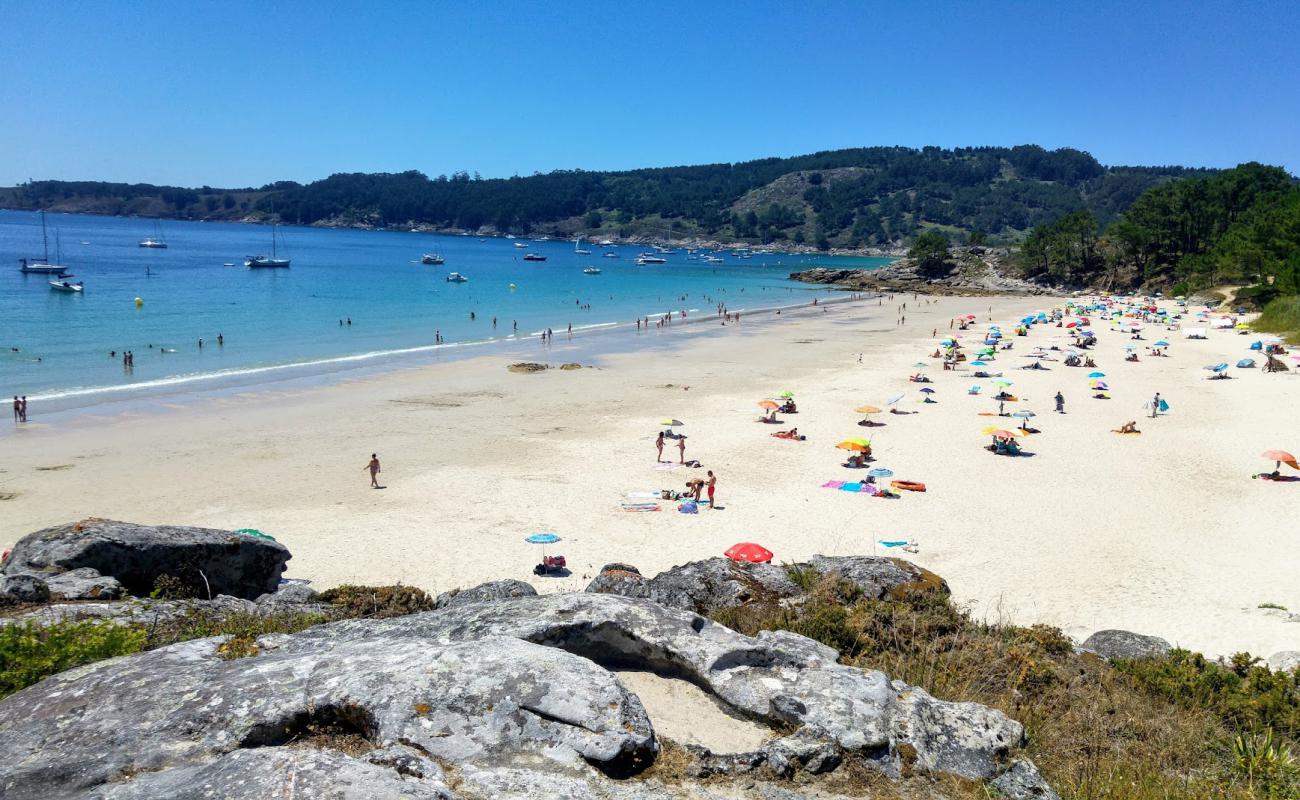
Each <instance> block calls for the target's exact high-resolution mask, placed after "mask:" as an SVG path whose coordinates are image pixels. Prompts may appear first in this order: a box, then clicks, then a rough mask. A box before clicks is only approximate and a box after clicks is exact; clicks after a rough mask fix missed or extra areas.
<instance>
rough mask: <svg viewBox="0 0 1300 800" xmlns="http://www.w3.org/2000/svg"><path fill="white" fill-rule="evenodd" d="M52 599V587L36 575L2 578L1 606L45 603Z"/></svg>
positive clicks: (0, 584) (0, 580)
mask: <svg viewBox="0 0 1300 800" xmlns="http://www.w3.org/2000/svg"><path fill="white" fill-rule="evenodd" d="M49 599H50V585H49V584H48V583H46V582H45V581H43V580H41V579H40V578H38V577H37V576H35V575H5V576H2V577H0V605H11V604H14V603H45V602H49Z"/></svg>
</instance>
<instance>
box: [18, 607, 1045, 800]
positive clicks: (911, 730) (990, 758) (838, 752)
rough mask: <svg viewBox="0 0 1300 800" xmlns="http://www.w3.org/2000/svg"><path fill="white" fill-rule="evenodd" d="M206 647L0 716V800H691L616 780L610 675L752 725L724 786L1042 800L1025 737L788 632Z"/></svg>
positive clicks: (511, 633) (378, 635) (671, 627)
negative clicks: (758, 783)
mask: <svg viewBox="0 0 1300 800" xmlns="http://www.w3.org/2000/svg"><path fill="white" fill-rule="evenodd" d="M462 594H464V593H462ZM220 642H221V639H219V638H214V639H202V640H196V641H192V642H185V643H181V644H177V645H172V646H170V647H166V648H162V649H159V650H155V651H151V652H146V653H141V654H137V655H134V656H128V657H125V658H118V659H113V660H110V661H104V662H99V663H96V664H91V665H89V666H86V667H81V668H77V669H74V670H71V671H69V672H66V673H63V674H60V675H56V676H54V677H51V678H48V679H46V680H45V681H43V682H41V683H39V684H37V685H35V686H32V687H29V688H27V689H25V690H23V691H21V692H18V693H17V694H14V695H11V696H10V697H8V698H6V699H5V700H3V701H0V732H3V735H2V736H0V794H3V796H4V797H6V798H10V799H11V800H26V799H27V798H42V800H45V799H46V798H48V799H49V800H60V799H61V798H70V799H71V798H77V799H78V800H80V799H81V798H103V799H105V800H108V799H110V798H133V799H134V800H153V799H154V798H158V799H159V800H161V798H191V797H192V798H198V797H210V796H220V797H235V798H244V797H248V798H252V797H269V796H277V794H276V791H277V790H276V787H282V786H284V785H288V784H292V785H296V786H297V787H299V788H298V791H299V794H300V795H302V794H303V793H304V792H305V793H306V794H309V795H311V796H317V794H313V790H312V787H316V788H317V789H319V790H320V791H319V794H321V795H323V796H336V797H349V798H350V797H357V798H360V797H399V796H401V797H412V798H450V797H461V798H488V797H491V798H521V800H522V798H529V799H530V800H532V798H536V797H543V796H546V797H591V798H596V797H600V798H614V797H619V798H623V797H629V798H647V799H648V798H672V797H689V796H700V795H699V794H698V793H695V792H694V789H693V788H692V787H691V786H688V785H680V784H668V783H662V782H659V781H657V780H654V779H652V778H651V779H647V778H640V779H638V780H636V781H629V780H628V779H629V778H630V777H632V776H636V775H638V774H639V773H641V772H643V771H644V770H645V769H646V768H648V767H649V766H650V765H651V764H652V763H653V762H654V761H655V759H656V758H657V756H658V754H659V752H660V748H661V743H660V741H659V739H658V737H657V736H656V734H655V731H654V727H653V721H652V719H651V717H650V715H649V714H648V713H647V711H646V707H645V706H644V705H643V704H642V702H641V700H640V698H639V697H638V696H637V695H636V694H634V693H632V692H630V691H629V690H627V689H626V688H625V687H624V686H623V684H621V683H620V682H619V680H618V678H617V677H616V675H615V674H614V673H613V672H611V671H609V670H610V669H613V668H620V669H634V670H643V671H652V672H655V673H657V674H659V675H661V676H664V677H665V678H669V679H681V680H686V681H689V682H691V683H693V684H694V685H695V686H697V687H699V688H700V689H703V690H704V691H705V692H706V693H708V695H709V696H710V697H711V698H713V699H714V700H716V702H717V703H718V704H719V705H720V707H721V708H722V709H723V710H725V711H726V713H728V714H730V715H732V716H735V717H737V718H744V719H747V720H751V721H754V722H757V723H760V724H763V725H766V726H770V727H771V729H772V734H771V738H770V739H769V740H768V741H767V743H766V744H765V745H764V746H763V747H762V748H761V749H760V750H758V751H756V752H753V753H749V754H745V755H743V756H736V755H729V756H727V757H726V758H727V759H728V760H729V761H730V762H731V763H733V764H743V765H744V767H743V769H741V768H737V769H736V770H733V772H736V771H748V772H752V773H754V775H755V776H756V777H767V778H775V777H777V776H789V775H792V774H794V773H797V772H801V771H802V772H806V773H819V772H826V771H831V770H834V769H836V768H838V767H839V766H840V765H841V764H843V763H844V762H847V761H850V760H851V761H855V762H857V763H859V764H861V765H863V766H865V767H869V768H872V769H875V770H878V771H880V772H882V773H884V774H885V775H888V776H894V777H897V776H902V775H907V774H913V773H935V774H950V775H956V776H961V777H963V778H967V779H973V780H987V781H993V782H994V783H993V785H995V786H997V787H998V788H999V790H1001V791H1002V793H1003V794H1004V795H1005V796H1007V797H1010V798H1020V799H1021V800H1025V799H1027V798H1044V797H1050V795H1045V794H1042V793H1041V792H1038V793H1035V791H1036V790H1032V787H1035V786H1041V785H1042V784H1041V779H1039V778H1038V777H1037V771H1036V770H1034V768H1033V766H1032V765H1031V764H1029V763H1028V762H1023V761H1017V762H1014V765H1013V766H1012V767H1011V768H1010V769H1008V766H1007V764H1008V758H1009V757H1010V756H1012V755H1014V752H1015V751H1016V749H1017V748H1018V747H1019V746H1020V745H1021V744H1022V740H1023V737H1024V732H1023V729H1022V728H1021V726H1020V725H1019V724H1018V723H1016V722H1015V721H1013V720H1011V719H1008V718H1007V717H1006V716H1004V715H1003V714H1001V713H1000V712H998V711H996V710H993V709H990V708H987V707H984V706H980V705H977V704H974V703H951V702H945V701H942V700H938V699H935V698H933V697H931V696H930V695H929V694H927V693H926V692H925V691H923V690H921V689H919V688H916V687H912V686H908V685H907V684H904V683H902V682H900V681H891V680H889V678H888V677H887V676H885V675H884V674H882V673H880V672H874V671H864V670H861V669H857V668H853V667H848V666H844V665H841V664H839V663H838V661H837V653H836V652H835V651H834V650H832V649H831V648H828V647H826V646H824V645H821V644H819V643H817V642H814V641H812V640H810V639H806V638H804V637H802V636H798V635H796V634H793V633H790V632H786V631H777V632H764V633H762V634H760V635H759V636H757V637H754V638H750V637H746V636H744V635H742V634H739V633H737V632H735V631H732V630H730V629H728V628H725V627H723V626H721V625H717V624H715V623H712V622H710V621H708V620H706V619H704V618H702V617H700V616H698V615H696V614H694V613H691V612H689V611H680V610H675V609H668V608H664V607H662V606H660V605H657V604H655V603H653V602H650V601H648V600H638V599H631V598H625V597H617V596H610V595H600V594H586V593H578V594H558V595H548V596H544V597H536V596H533V597H513V598H507V599H500V600H492V601H486V602H473V603H471V602H465V603H460V604H449V605H446V606H444V607H443V608H442V609H439V610H435V611H430V612H424V613H420V614H413V615H410V616H406V617H397V618H392V619H384V620H345V621H341V622H336V623H331V624H327V625H321V626H317V627H315V628H310V629H307V630H305V631H303V632H301V633H297V634H293V635H283V634H276V635H268V636H263V637H261V638H260V639H259V640H258V644H259V648H258V650H259V654H258V655H255V656H252V657H250V658H245V659H238V660H233V661H232V660H225V659H223V658H222V656H221V654H220V653H219V652H218V649H217V647H218V645H219V644H220ZM701 755H702V758H703V760H704V761H707V760H708V758H709V757H710V756H709V754H707V753H706V754H701ZM449 776H452V777H454V780H453V779H452V777H449ZM1020 787H1031V788H1030V789H1025V790H1023V791H1022V789H1021V788H1020ZM695 788H698V787H695ZM326 789H328V793H326V791H325V790H326ZM281 791H282V790H281ZM1048 791H1050V790H1048ZM728 796H735V795H728ZM742 796H749V797H755V796H761V795H759V794H757V793H751V794H746V795H742ZM777 796H779V795H777ZM787 796H794V795H787Z"/></svg>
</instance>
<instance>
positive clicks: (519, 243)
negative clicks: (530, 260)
mask: <svg viewBox="0 0 1300 800" xmlns="http://www.w3.org/2000/svg"><path fill="white" fill-rule="evenodd" d="M527 246H528V244H527V243H526V242H515V247H527Z"/></svg>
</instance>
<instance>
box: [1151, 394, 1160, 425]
mask: <svg viewBox="0 0 1300 800" xmlns="http://www.w3.org/2000/svg"><path fill="white" fill-rule="evenodd" d="M1159 413H1160V392H1156V396H1155V397H1153V398H1151V419H1155V418H1156V414H1159Z"/></svg>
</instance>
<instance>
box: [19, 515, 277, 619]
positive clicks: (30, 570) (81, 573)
mask: <svg viewBox="0 0 1300 800" xmlns="http://www.w3.org/2000/svg"><path fill="white" fill-rule="evenodd" d="M289 557H290V556H289V551H288V549H287V548H285V547H284V545H281V544H279V543H277V542H274V541H271V540H269V539H263V538H259V537H255V536H248V535H245V534H241V533H234V532H232V531H222V530H214V529H211V528H190V527H180V526H174V525H159V526H153V525H135V524H132V523H129V522H114V521H112V520H104V519H88V520H82V521H81V522H76V523H69V524H67V525H58V526H56V527H53V528H46V529H45V530H41V531H37V532H36V533H31V534H28V535H27V536H24V537H23V538H22V539H19V540H18V543H17V544H15V545H14V547H13V551H12V552H11V553H10V554H9V558H8V559H7V560H5V562H4V564H3V567H0V572H3V574H4V575H8V576H13V575H35V576H37V577H39V578H41V579H42V580H44V581H46V582H47V583H48V582H49V581H51V580H54V581H55V585H54V586H51V591H52V592H54V591H55V587H56V586H57V587H60V588H59V589H58V593H60V594H64V596H67V595H66V594H65V589H66V591H71V592H73V594H74V596H80V595H78V594H77V593H78V592H87V593H88V592H90V591H92V590H93V588H94V586H95V585H96V578H95V576H102V577H106V578H112V579H114V582H115V583H116V584H117V585H118V586H120V587H121V589H122V590H123V591H124V592H125V593H127V594H131V595H134V596H136V597H146V596H148V595H149V593H150V592H151V591H153V589H154V588H155V585H156V582H157V581H158V579H159V578H160V577H161V576H167V577H168V578H169V579H170V580H171V581H172V582H173V583H174V584H175V586H176V588H177V589H178V590H180V591H184V592H187V593H188V594H191V595H193V596H195V597H215V596H217V595H222V594H224V595H230V596H232V597H240V598H244V599H246V600H252V599H254V598H256V597H258V596H260V595H262V594H264V593H267V592H274V591H275V590H276V588H277V586H278V585H279V583H280V575H281V573H283V572H284V568H285V562H287V561H288V560H289ZM69 573H75V576H71V577H70V576H69ZM60 576H63V577H62V579H61V580H60ZM99 585H100V586H101V591H104V590H107V591H110V592H111V591H113V590H114V586H113V583H109V582H103V583H100V584H99Z"/></svg>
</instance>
